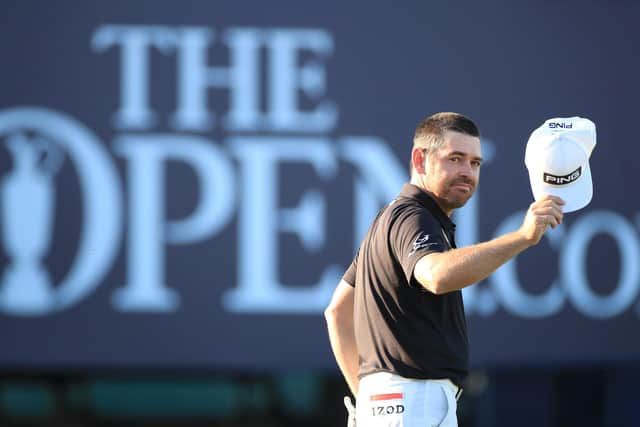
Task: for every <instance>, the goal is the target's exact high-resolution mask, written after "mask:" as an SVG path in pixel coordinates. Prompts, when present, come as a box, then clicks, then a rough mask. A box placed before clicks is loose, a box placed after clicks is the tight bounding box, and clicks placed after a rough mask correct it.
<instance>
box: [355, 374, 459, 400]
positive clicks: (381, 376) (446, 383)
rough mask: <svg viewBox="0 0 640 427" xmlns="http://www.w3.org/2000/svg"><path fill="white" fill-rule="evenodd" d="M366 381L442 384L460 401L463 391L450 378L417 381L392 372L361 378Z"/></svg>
mask: <svg viewBox="0 0 640 427" xmlns="http://www.w3.org/2000/svg"><path fill="white" fill-rule="evenodd" d="M365 379H367V380H371V381H375V380H380V381H384V380H386V379H389V380H396V381H398V380H399V381H408V382H431V383H437V384H442V385H444V386H446V387H448V388H449V389H450V390H451V391H452V392H453V395H454V396H455V399H456V400H459V399H460V396H461V395H462V391H463V390H462V387H458V386H457V385H455V383H454V382H453V381H451V380H450V379H449V378H442V379H417V378H406V377H402V376H400V375H397V374H393V373H391V372H375V373H373V374H367V375H365V376H364V377H362V378H361V381H362V380H365Z"/></svg>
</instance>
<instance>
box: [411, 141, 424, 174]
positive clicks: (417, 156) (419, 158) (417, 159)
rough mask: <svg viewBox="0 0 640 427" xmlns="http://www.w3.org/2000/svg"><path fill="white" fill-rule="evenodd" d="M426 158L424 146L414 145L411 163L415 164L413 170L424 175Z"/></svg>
mask: <svg viewBox="0 0 640 427" xmlns="http://www.w3.org/2000/svg"><path fill="white" fill-rule="evenodd" d="M425 160H426V156H425V153H424V149H423V148H420V147H414V148H413V150H411V163H412V165H413V170H414V171H415V172H416V173H417V174H419V175H424V173H425V167H424V163H425Z"/></svg>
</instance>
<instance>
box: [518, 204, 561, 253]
mask: <svg viewBox="0 0 640 427" xmlns="http://www.w3.org/2000/svg"><path fill="white" fill-rule="evenodd" d="M562 205H564V200H562V199H561V198H560V197H557V196H551V195H547V196H545V197H544V198H542V199H540V200H538V201H536V202H533V203H532V204H531V206H529V210H528V211H527V215H526V216H525V217H524V221H523V222H522V225H521V226H520V229H519V230H518V232H519V233H520V234H522V236H523V237H524V238H525V239H526V240H527V241H528V242H529V244H530V245H532V246H533V245H536V244H537V243H538V242H539V241H540V239H541V238H542V235H543V234H544V232H545V231H547V227H548V226H551V228H556V227H557V226H558V225H560V224H561V223H562Z"/></svg>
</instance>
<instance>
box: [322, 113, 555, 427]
mask: <svg viewBox="0 0 640 427" xmlns="http://www.w3.org/2000/svg"><path fill="white" fill-rule="evenodd" d="M481 165H482V153H481V147H480V132H479V130H478V128H477V126H476V125H475V124H474V122H473V121H472V120H471V119H469V118H467V117H465V116H463V115H461V114H457V113H438V114H435V115H433V116H431V117H428V118H426V119H424V120H423V121H422V122H421V123H420V124H419V125H418V127H417V129H416V132H415V135H414V139H413V148H412V150H411V171H410V173H411V180H410V182H409V183H407V184H405V185H404V187H403V188H402V190H401V191H400V194H399V195H398V196H397V197H396V198H395V199H394V200H392V201H391V202H390V203H389V204H388V205H386V206H385V207H384V208H383V209H382V210H381V211H380V212H379V213H378V215H377V217H376V218H375V219H374V221H373V223H372V224H371V226H370V228H369V230H368V232H367V234H366V236H365V238H364V240H363V241H362V244H361V246H360V248H359V250H358V252H357V255H356V256H355V258H354V260H353V262H352V263H351V265H350V267H349V268H348V269H347V271H346V273H345V274H344V276H343V277H342V280H341V281H340V283H339V284H338V286H337V288H336V290H335V292H334V294H333V297H332V299H331V302H330V304H329V306H328V307H327V309H326V311H325V317H326V320H327V325H328V330H329V339H330V342H331V347H332V350H333V352H334V355H335V357H336V360H337V363H338V366H339V368H340V370H341V372H342V374H343V375H344V377H345V379H346V381H347V384H348V386H349V388H350V389H351V391H352V393H353V394H354V396H357V405H356V410H355V414H356V415H355V420H353V419H352V420H351V421H350V425H355V424H354V423H357V425H358V426H359V427H377V426H404V427H418V426H420V427H425V426H428V427H431V426H445V427H450V426H457V424H458V422H457V418H456V407H457V403H456V402H457V399H458V397H459V396H460V393H461V391H462V386H463V384H464V381H465V378H466V376H467V374H468V369H469V368H468V361H469V349H468V338H467V324H466V320H465V314H464V306H463V302H462V292H461V289H462V288H464V287H466V286H469V285H472V284H474V283H477V282H480V281H482V280H483V279H484V278H486V277H487V276H488V275H489V274H491V273H492V272H493V271H495V270H496V269H497V268H498V267H500V266H501V265H502V264H504V263H505V262H507V261H508V260H509V259H511V258H513V257H515V256H516V255H518V254H519V253H520V252H522V251H524V250H525V249H527V248H529V247H531V246H533V245H535V244H537V243H538V242H539V241H540V239H541V238H542V236H543V234H544V233H545V231H546V230H547V228H548V227H552V228H554V227H556V226H558V224H560V223H561V222H562V205H563V204H564V202H563V200H562V199H560V198H559V197H557V196H551V195H549V196H544V197H541V198H540V199H539V200H537V201H536V202H534V203H532V204H531V205H530V207H529V209H528V211H527V213H526V215H525V217H524V220H523V223H522V225H521V227H520V228H519V229H518V230H517V231H514V232H512V233H508V234H505V235H503V236H500V237H497V238H495V239H493V240H490V241H488V242H483V243H479V244H476V245H473V246H468V247H464V248H456V243H455V224H454V223H453V222H452V221H451V215H452V214H453V212H454V211H455V209H457V208H460V207H462V206H464V204H465V203H466V202H467V200H469V198H470V197H471V196H472V195H473V193H474V191H475V190H476V187H477V185H478V180H479V177H480V168H481ZM352 415H353V414H352Z"/></svg>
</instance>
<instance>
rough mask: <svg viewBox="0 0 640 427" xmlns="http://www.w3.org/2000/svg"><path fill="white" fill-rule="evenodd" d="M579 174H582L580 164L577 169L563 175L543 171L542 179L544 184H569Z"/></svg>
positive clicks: (578, 176)
mask: <svg viewBox="0 0 640 427" xmlns="http://www.w3.org/2000/svg"><path fill="white" fill-rule="evenodd" d="M580 175H582V166H580V167H579V168H578V169H576V170H574V171H573V172H571V173H570V174H568V175H563V176H558V175H552V174H550V173H546V172H543V180H544V182H545V184H551V185H566V184H571V183H572V182H574V181H575V180H576V179H578V178H580Z"/></svg>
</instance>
